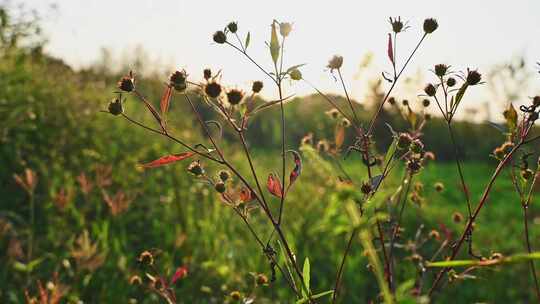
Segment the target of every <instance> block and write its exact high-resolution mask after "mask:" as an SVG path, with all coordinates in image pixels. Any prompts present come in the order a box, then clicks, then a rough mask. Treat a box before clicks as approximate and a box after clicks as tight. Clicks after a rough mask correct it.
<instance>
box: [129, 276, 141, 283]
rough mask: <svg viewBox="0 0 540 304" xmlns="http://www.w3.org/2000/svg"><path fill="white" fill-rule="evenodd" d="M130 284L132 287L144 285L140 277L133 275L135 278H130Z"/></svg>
mask: <svg viewBox="0 0 540 304" xmlns="http://www.w3.org/2000/svg"><path fill="white" fill-rule="evenodd" d="M129 284H130V285H141V284H142V279H141V277H140V276H138V275H133V276H131V278H129Z"/></svg>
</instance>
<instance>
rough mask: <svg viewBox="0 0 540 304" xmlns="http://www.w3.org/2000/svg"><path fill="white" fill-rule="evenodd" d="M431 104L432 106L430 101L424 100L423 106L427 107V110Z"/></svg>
mask: <svg viewBox="0 0 540 304" xmlns="http://www.w3.org/2000/svg"><path fill="white" fill-rule="evenodd" d="M429 104H430V101H429V99H424V100H422V105H423V106H424V107H426V108H427V107H429Z"/></svg>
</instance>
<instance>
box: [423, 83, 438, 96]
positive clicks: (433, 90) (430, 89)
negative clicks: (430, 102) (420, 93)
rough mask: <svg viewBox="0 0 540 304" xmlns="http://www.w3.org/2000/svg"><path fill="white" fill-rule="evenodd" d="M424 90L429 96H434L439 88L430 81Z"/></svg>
mask: <svg viewBox="0 0 540 304" xmlns="http://www.w3.org/2000/svg"><path fill="white" fill-rule="evenodd" d="M424 92H425V93H426V95H427V96H430V97H433V96H435V94H436V93H437V89H436V88H435V86H434V85H432V84H431V83H428V84H427V85H426V87H425V88H424Z"/></svg>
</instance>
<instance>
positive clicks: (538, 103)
mask: <svg viewBox="0 0 540 304" xmlns="http://www.w3.org/2000/svg"><path fill="white" fill-rule="evenodd" d="M533 106H534V107H535V108H536V107H538V106H540V96H534V97H533Z"/></svg>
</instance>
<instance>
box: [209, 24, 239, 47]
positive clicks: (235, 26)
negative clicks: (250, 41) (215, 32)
mask: <svg viewBox="0 0 540 304" xmlns="http://www.w3.org/2000/svg"><path fill="white" fill-rule="evenodd" d="M227 28H228V29H229V31H231V33H233V34H234V33H236V31H237V30H238V23H236V22H234V21H233V22H229V24H227ZM214 39H215V38H214ZM216 42H217V41H216Z"/></svg>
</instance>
